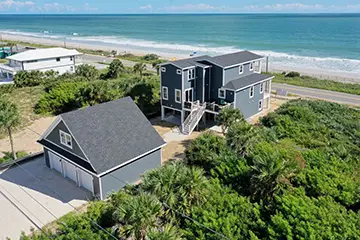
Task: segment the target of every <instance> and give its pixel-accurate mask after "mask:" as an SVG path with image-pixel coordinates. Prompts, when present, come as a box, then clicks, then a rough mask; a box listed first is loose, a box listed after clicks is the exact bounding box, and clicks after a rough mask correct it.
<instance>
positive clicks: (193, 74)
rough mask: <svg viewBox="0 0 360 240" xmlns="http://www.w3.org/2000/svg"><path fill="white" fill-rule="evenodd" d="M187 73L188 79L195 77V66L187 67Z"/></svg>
mask: <svg viewBox="0 0 360 240" xmlns="http://www.w3.org/2000/svg"><path fill="white" fill-rule="evenodd" d="M187 74H188V81H189V80H193V79H195V77H196V75H195V68H194V67H193V68H189V70H188V72H187Z"/></svg>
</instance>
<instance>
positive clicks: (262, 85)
mask: <svg viewBox="0 0 360 240" xmlns="http://www.w3.org/2000/svg"><path fill="white" fill-rule="evenodd" d="M259 91H260V94H262V93H263V92H264V82H261V83H260V87H259Z"/></svg>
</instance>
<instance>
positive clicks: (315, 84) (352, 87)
mask: <svg viewBox="0 0 360 240" xmlns="http://www.w3.org/2000/svg"><path fill="white" fill-rule="evenodd" d="M270 74H271V75H273V76H275V78H274V79H273V81H274V82H276V83H286V84H290V85H296V86H301V87H309V88H318V89H324V90H331V91H337V92H344V93H351V94H357V95H360V84H352V83H342V82H337V81H332V80H321V79H318V78H314V77H309V76H300V74H298V73H296V72H290V73H288V74H286V73H282V74H280V73H270Z"/></svg>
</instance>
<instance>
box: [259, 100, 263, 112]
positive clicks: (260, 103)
mask: <svg viewBox="0 0 360 240" xmlns="http://www.w3.org/2000/svg"><path fill="white" fill-rule="evenodd" d="M262 102H263V100H259V111H261V110H262V108H263V105H262Z"/></svg>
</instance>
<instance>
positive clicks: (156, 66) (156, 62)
mask: <svg viewBox="0 0 360 240" xmlns="http://www.w3.org/2000/svg"><path fill="white" fill-rule="evenodd" d="M160 63H162V61H161V60H157V61H154V62H153V63H152V67H153V68H154V69H156V73H157V75H159V74H160Z"/></svg>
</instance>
